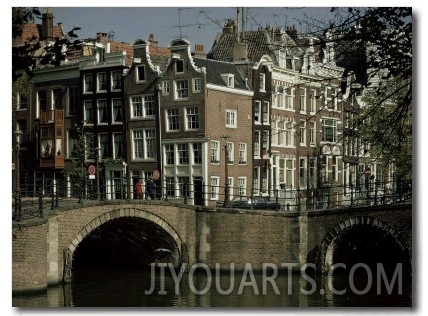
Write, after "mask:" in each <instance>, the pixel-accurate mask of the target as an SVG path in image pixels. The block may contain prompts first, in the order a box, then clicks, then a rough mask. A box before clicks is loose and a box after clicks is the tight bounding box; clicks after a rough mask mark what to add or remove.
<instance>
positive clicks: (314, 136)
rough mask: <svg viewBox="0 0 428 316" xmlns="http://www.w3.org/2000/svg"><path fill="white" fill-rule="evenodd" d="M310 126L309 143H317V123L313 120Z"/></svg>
mask: <svg viewBox="0 0 428 316" xmlns="http://www.w3.org/2000/svg"><path fill="white" fill-rule="evenodd" d="M310 124H311V125H310V126H309V144H310V145H316V143H317V123H316V122H315V121H311V122H310Z"/></svg>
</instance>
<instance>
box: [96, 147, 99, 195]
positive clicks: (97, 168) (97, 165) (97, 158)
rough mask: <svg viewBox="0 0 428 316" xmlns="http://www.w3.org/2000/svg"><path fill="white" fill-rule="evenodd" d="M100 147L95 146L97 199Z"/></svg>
mask: <svg viewBox="0 0 428 316" xmlns="http://www.w3.org/2000/svg"><path fill="white" fill-rule="evenodd" d="M99 158H100V149H99V148H98V147H95V176H96V177H97V180H96V181H97V200H99V199H100V170H99Z"/></svg>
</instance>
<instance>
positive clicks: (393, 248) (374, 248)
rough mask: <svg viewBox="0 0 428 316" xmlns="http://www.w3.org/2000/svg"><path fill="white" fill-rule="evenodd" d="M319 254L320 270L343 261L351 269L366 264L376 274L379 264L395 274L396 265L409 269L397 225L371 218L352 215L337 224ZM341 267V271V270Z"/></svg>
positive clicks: (387, 271)
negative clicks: (353, 216)
mask: <svg viewBox="0 0 428 316" xmlns="http://www.w3.org/2000/svg"><path fill="white" fill-rule="evenodd" d="M322 245H323V246H322V247H321V254H320V257H321V258H320V263H321V265H322V266H321V269H322V270H323V271H324V272H328V271H329V270H330V269H331V268H332V267H333V265H336V264H344V265H345V266H346V269H342V270H341V269H337V272H349V271H350V269H351V268H352V267H354V266H357V265H360V264H364V265H367V266H368V267H369V269H370V271H372V272H373V273H374V275H376V272H375V271H378V268H379V266H378V265H379V264H381V269H383V270H384V272H385V273H387V274H392V273H394V272H395V270H396V268H397V264H401V265H402V269H403V270H408V269H410V258H409V253H408V249H407V248H406V245H405V243H403V242H402V241H401V238H400V236H399V234H398V232H397V231H396V230H395V228H394V227H393V226H391V225H388V224H387V223H386V222H383V221H380V220H378V219H374V218H370V217H358V218H351V219H348V220H347V221H344V222H341V223H339V224H337V225H336V226H335V227H334V228H333V229H332V230H331V231H330V232H329V233H328V234H327V235H326V237H325V238H324V239H323V241H322ZM339 270H341V271H339Z"/></svg>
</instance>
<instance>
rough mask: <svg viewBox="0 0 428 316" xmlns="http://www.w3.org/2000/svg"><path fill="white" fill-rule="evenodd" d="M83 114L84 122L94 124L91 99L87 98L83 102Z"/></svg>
mask: <svg viewBox="0 0 428 316" xmlns="http://www.w3.org/2000/svg"><path fill="white" fill-rule="evenodd" d="M83 107H84V114H83V120H84V122H85V124H94V105H93V102H92V100H87V101H85V102H84V103H83Z"/></svg>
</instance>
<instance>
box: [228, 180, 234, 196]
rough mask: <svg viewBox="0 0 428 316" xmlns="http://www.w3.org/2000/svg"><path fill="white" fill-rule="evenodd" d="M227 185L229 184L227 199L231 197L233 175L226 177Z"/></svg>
mask: <svg viewBox="0 0 428 316" xmlns="http://www.w3.org/2000/svg"><path fill="white" fill-rule="evenodd" d="M227 185H228V186H229V200H232V199H233V177H228V178H227Z"/></svg>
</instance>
